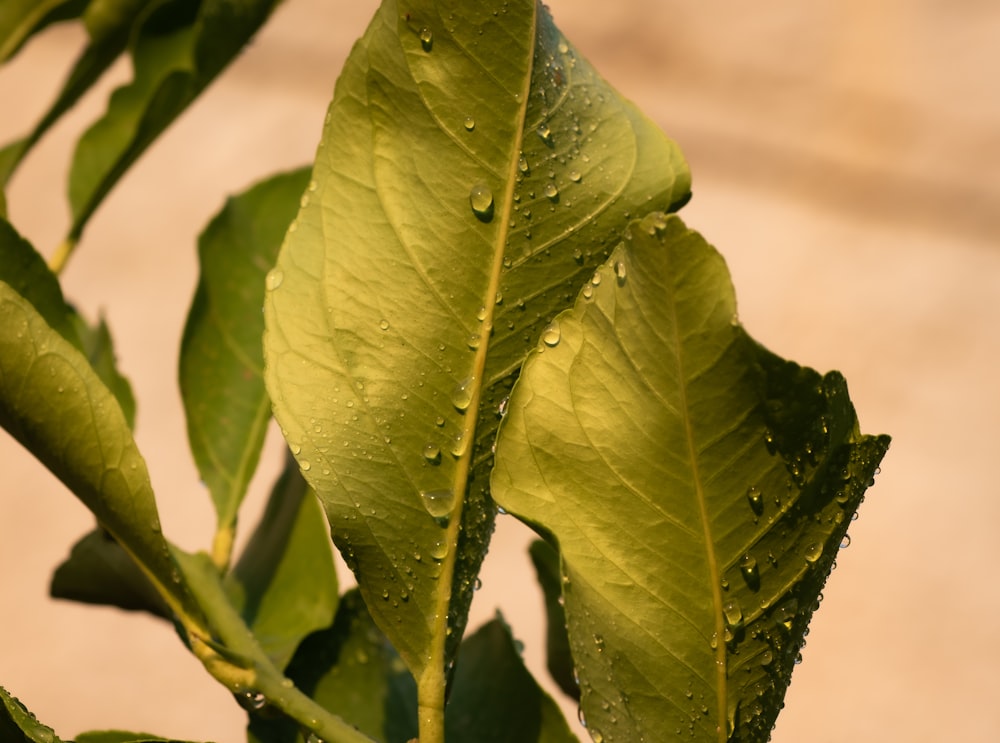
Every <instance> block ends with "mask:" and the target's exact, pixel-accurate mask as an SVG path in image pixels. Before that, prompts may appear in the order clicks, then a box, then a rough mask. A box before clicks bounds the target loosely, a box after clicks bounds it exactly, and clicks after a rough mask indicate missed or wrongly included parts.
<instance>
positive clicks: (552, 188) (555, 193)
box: [542, 181, 559, 201]
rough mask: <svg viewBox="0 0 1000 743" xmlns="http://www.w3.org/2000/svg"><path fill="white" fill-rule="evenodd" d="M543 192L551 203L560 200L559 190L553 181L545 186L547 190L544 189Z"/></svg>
mask: <svg viewBox="0 0 1000 743" xmlns="http://www.w3.org/2000/svg"><path fill="white" fill-rule="evenodd" d="M542 192H543V193H544V194H545V196H546V198H548V199H549V200H550V201H556V200H557V199H558V198H559V188H558V187H557V186H556V184H555V183H553V182H552V181H549V182H548V183H546V184H545V188H543V189H542Z"/></svg>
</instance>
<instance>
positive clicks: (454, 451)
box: [451, 433, 468, 459]
mask: <svg viewBox="0 0 1000 743" xmlns="http://www.w3.org/2000/svg"><path fill="white" fill-rule="evenodd" d="M467 441H468V439H467V438H466V436H465V434H464V433H457V434H455V438H453V439H452V440H451V455H452V456H453V457H455V458H456V459H457V458H459V457H461V456H462V455H463V454H465V449H466V442H467Z"/></svg>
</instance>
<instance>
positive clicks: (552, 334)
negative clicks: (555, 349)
mask: <svg viewBox="0 0 1000 743" xmlns="http://www.w3.org/2000/svg"><path fill="white" fill-rule="evenodd" d="M561 336H562V333H561V331H560V330H559V323H558V321H556V320H553V321H552V322H550V323H549V324H548V325H546V326H545V330H543V331H542V342H543V343H544V344H545V345H546V346H558V345H559V338H560V337H561Z"/></svg>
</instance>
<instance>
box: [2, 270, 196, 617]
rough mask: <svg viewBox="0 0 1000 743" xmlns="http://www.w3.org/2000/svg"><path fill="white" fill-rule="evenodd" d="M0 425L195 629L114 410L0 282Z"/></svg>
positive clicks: (101, 389)
mask: <svg viewBox="0 0 1000 743" xmlns="http://www.w3.org/2000/svg"><path fill="white" fill-rule="evenodd" d="M0 426H3V427H4V428H5V429H7V431H8V432H10V434H11V435H12V436H13V437H14V438H15V439H17V440H18V441H20V442H21V444H23V445H24V446H25V447H26V448H27V449H28V450H29V451H31V452H32V454H34V455H35V457H36V458H37V459H38V460H39V461H40V462H42V464H44V465H45V466H46V467H48V468H49V470H51V471H52V472H53V474H55V475H56V476H57V477H58V478H59V479H60V480H62V481H63V482H64V483H65V484H66V486H67V487H68V488H69V489H70V490H71V491H73V493H74V494H75V495H76V496H77V497H78V498H80V500H81V501H83V503H84V504H85V505H86V506H87V507H88V508H89V509H90V510H91V511H92V512H93V513H94V515H95V516H96V517H97V520H98V521H99V522H100V524H101V525H102V526H103V527H104V528H106V529H107V530H108V531H109V532H110V533H111V534H112V535H113V536H114V537H115V539H116V540H117V541H118V543H119V544H120V545H121V546H122V547H123V548H124V549H125V550H126V551H127V552H128V553H129V554H130V555H131V556H132V558H133V559H135V560H136V561H137V562H138V563H139V565H140V566H141V567H142V568H143V571H144V572H145V573H146V574H147V576H148V577H149V578H150V579H151V580H152V581H153V582H154V583H155V584H158V590H159V591H160V592H161V594H163V595H164V598H165V599H166V600H167V601H168V603H170V604H171V608H172V609H173V610H174V611H177V612H180V613H182V615H184V616H187V617H188V618H189V619H191V620H193V621H197V618H198V617H199V612H198V610H197V607H196V606H194V604H193V603H192V602H191V599H190V595H189V594H188V593H187V590H186V588H185V586H184V585H183V584H182V583H181V582H180V580H179V576H178V574H177V570H176V566H175V564H174V561H173V559H172V558H171V556H170V553H169V551H168V548H167V544H166V541H165V540H164V539H163V535H162V533H161V529H160V521H159V516H158V514H157V511H156V503H155V501H154V499H153V491H152V486H151V485H150V482H149V474H148V472H147V470H146V463H145V461H144V460H143V458H142V455H141V454H140V453H139V450H138V449H137V448H136V445H135V442H134V440H133V439H132V432H131V431H130V429H129V426H128V422H127V421H126V420H125V416H124V414H123V413H122V410H121V407H120V406H119V405H118V402H117V401H116V400H115V398H114V397H113V396H112V394H111V392H110V391H109V390H108V389H107V387H105V386H104V384H103V383H102V382H101V381H100V379H99V378H98V377H97V375H96V373H95V372H94V370H93V368H92V367H91V366H90V363H89V362H88V361H87V359H86V358H85V357H84V356H83V354H81V353H80V352H79V351H78V350H77V349H76V348H74V347H73V346H71V345H70V344H69V342H67V341H66V340H65V339H64V338H63V337H62V336H60V335H59V334H58V333H57V332H55V331H54V330H53V329H52V327H51V326H49V325H48V324H47V323H46V322H45V320H44V318H43V317H42V316H41V315H39V314H38V312H36V310H35V309H34V307H33V306H32V305H31V304H30V303H29V302H28V301H27V300H25V299H24V297H22V296H21V295H20V294H18V293H17V292H16V291H15V290H14V289H12V288H11V286H10V285H9V284H7V283H6V282H0Z"/></svg>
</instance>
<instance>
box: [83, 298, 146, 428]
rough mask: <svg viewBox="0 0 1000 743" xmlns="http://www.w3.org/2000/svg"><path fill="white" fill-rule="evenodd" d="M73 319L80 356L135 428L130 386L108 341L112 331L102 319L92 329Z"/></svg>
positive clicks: (111, 343)
mask: <svg viewBox="0 0 1000 743" xmlns="http://www.w3.org/2000/svg"><path fill="white" fill-rule="evenodd" d="M72 319H73V320H74V324H75V326H76V329H77V335H78V336H79V337H80V342H81V343H82V345H83V348H82V350H83V353H84V355H85V356H86V357H87V360H88V361H90V365H91V366H92V367H93V368H94V371H95V372H96V373H97V376H98V378H100V380H101V381H102V382H104V384H105V386H106V387H107V388H108V389H109V390H111V394H113V395H114V396H115V399H116V400H117V401H118V404H119V405H120V406H121V409H122V412H123V413H124V414H125V420H126V421H127V422H128V426H129V428H133V429H134V428H135V395H133V394H132V385H131V384H130V383H129V381H128V379H127V378H126V377H125V376H124V375H123V374H122V373H121V372H120V371H119V370H118V366H117V364H118V360H117V358H116V356H115V347H114V342H113V341H112V340H111V331H110V330H109V329H108V324H107V323H106V322H105V321H104V317H103V316H102V317H100V318H98V320H97V325H96V326H94V327H91V326H90V325H88V324H87V323H86V321H84V319H83V318H82V317H80V316H79V315H78V314H76V313H75V312H74V313H73V316H72Z"/></svg>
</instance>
